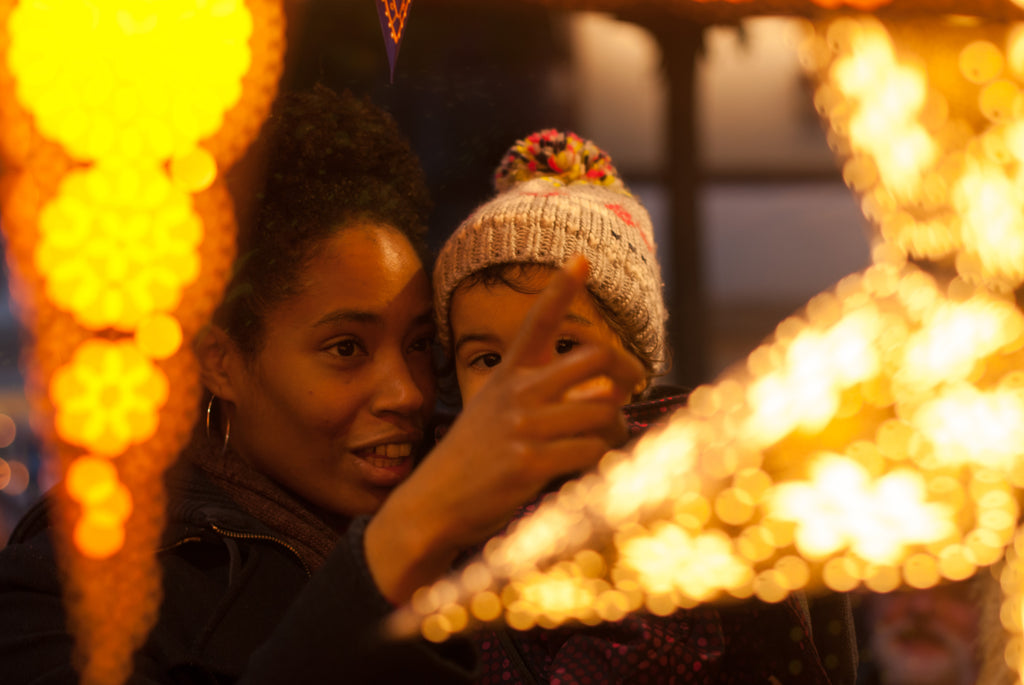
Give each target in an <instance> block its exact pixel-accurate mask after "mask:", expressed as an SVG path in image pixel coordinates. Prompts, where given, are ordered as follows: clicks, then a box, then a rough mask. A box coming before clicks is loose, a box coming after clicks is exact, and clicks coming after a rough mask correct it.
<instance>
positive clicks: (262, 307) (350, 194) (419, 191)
mask: <svg viewBox="0 0 1024 685" xmlns="http://www.w3.org/2000/svg"><path fill="white" fill-rule="evenodd" d="M261 136H262V137H263V138H264V139H263V141H262V142H263V143H265V144H266V146H267V147H266V154H267V158H266V175H265V181H264V187H263V192H262V193H261V194H260V195H259V196H258V197H257V198H256V200H257V207H256V210H255V214H254V220H253V221H252V224H251V225H250V226H245V227H242V229H241V230H240V232H239V241H238V243H239V244H238V255H239V256H238V259H237V261H236V264H235V270H234V273H233V274H232V277H231V281H230V283H229V284H228V287H227V291H226V294H225V297H224V301H223V302H222V303H221V306H220V308H219V309H218V310H217V312H216V314H215V315H214V321H216V322H217V323H218V324H219V325H220V326H221V327H223V328H224V329H225V330H226V331H227V332H228V334H229V335H230V336H231V337H232V339H233V340H234V341H235V343H236V344H237V345H238V346H239V348H240V349H241V350H242V352H243V353H244V354H246V355H247V356H248V357H249V358H252V357H254V356H255V354H256V353H257V352H258V351H259V349H260V348H261V345H262V343H263V340H264V335H265V331H264V328H263V327H264V317H265V314H266V312H267V310H268V308H269V307H271V306H272V305H274V304H275V303H277V302H280V301H281V300H282V299H284V298H286V297H288V296H290V295H292V294H294V293H296V292H298V291H300V290H301V288H302V287H303V285H304V284H303V280H302V272H303V268H304V267H305V265H306V264H307V263H308V261H309V259H310V258H311V257H312V256H313V255H314V254H315V253H316V250H317V247H318V246H319V245H320V244H321V242H322V241H323V240H325V239H327V238H330V237H332V236H333V235H335V234H336V233H337V232H339V231H341V230H344V229H345V227H346V226H349V225H351V224H353V223H355V222H360V221H374V222H379V223H383V224H387V225H389V226H393V227H394V228H396V229H398V230H399V231H401V232H402V234H404V235H405V236H406V237H407V238H408V239H409V241H410V242H411V243H412V245H413V247H414V248H415V249H416V251H417V252H418V254H419V255H420V258H421V259H422V260H423V262H424V264H425V265H426V264H427V263H428V260H427V259H426V255H427V249H426V243H425V234H426V230H427V228H426V227H427V222H428V220H429V215H430V211H431V209H432V205H431V200H430V193H429V191H428V189H427V184H426V179H425V177H424V173H423V169H422V167H421V165H420V161H419V158H418V157H417V156H416V154H415V153H414V152H413V150H412V148H411V146H410V144H409V142H408V141H407V139H406V138H405V137H404V136H403V135H402V133H401V131H400V130H399V127H398V124H397V123H396V122H395V120H394V119H393V118H392V116H391V115H390V114H389V113H387V112H386V111H384V110H383V109H381V108H379V107H378V106H377V105H375V104H374V103H373V102H372V101H371V100H370V99H369V98H368V97H365V96H358V95H355V94H353V93H351V92H350V91H347V90H346V91H342V92H341V93H337V92H335V91H333V90H331V89H330V88H328V87H326V86H323V85H320V84H317V85H316V86H314V87H313V88H312V89H310V90H305V91H297V92H289V93H282V94H281V95H280V96H279V97H278V99H277V101H276V103H275V105H274V109H273V111H272V113H271V115H270V117H269V118H268V119H267V121H266V123H265V124H264V128H263V131H262V132H261Z"/></svg>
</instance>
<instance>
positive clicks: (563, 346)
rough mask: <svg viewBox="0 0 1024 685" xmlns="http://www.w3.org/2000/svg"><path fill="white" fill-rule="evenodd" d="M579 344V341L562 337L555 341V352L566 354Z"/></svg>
mask: <svg viewBox="0 0 1024 685" xmlns="http://www.w3.org/2000/svg"><path fill="white" fill-rule="evenodd" d="M577 345H579V343H578V342H576V341H575V340H572V339H569V338H562V339H561V340H559V341H558V342H556V343H555V352H556V353H558V354H565V353H566V352H568V351H570V350H571V349H572V348H574V347H576V346H577Z"/></svg>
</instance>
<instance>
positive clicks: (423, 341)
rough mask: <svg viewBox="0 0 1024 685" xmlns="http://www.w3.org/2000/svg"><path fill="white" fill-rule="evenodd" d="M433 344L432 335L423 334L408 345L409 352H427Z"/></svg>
mask: <svg viewBox="0 0 1024 685" xmlns="http://www.w3.org/2000/svg"><path fill="white" fill-rule="evenodd" d="M433 345H434V336H433V335H425V336H423V337H422V338H417V339H416V340H414V341H413V343H412V345H410V346H409V350H410V351H411V352H429V351H430V348H431V347H432V346H433Z"/></svg>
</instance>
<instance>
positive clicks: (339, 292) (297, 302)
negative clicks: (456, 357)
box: [225, 223, 434, 517]
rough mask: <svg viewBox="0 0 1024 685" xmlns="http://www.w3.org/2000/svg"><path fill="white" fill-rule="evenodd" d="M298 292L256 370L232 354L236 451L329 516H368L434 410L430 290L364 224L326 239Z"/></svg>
mask: <svg viewBox="0 0 1024 685" xmlns="http://www.w3.org/2000/svg"><path fill="white" fill-rule="evenodd" d="M300 285H301V288H300V291H299V292H298V294H296V295H293V296H291V297H289V298H287V299H285V300H283V301H281V302H279V303H277V304H276V305H274V306H273V307H272V308H271V309H270V310H269V311H268V312H267V313H266V316H265V321H264V331H265V335H264V343H263V346H262V347H261V348H260V349H259V351H258V353H257V355H256V357H255V359H252V360H245V359H243V358H241V356H240V355H239V354H237V353H235V354H233V357H234V358H233V359H232V361H231V363H230V365H229V366H230V368H231V376H232V378H233V381H232V388H233V391H232V396H231V397H228V398H225V399H229V400H230V401H231V403H232V404H233V407H234V411H233V415H232V416H231V444H232V445H234V447H235V449H236V450H237V451H238V452H239V454H241V455H242V456H243V458H245V459H247V460H248V461H249V462H250V463H252V464H253V465H254V466H255V467H256V468H258V469H259V470H260V471H262V472H263V473H265V474H267V475H269V476H271V477H272V478H274V479H275V480H277V481H278V482H279V483H281V484H282V485H284V486H285V487H286V488H288V489H289V490H291V491H292V492H294V493H295V494H297V495H300V496H301V497H303V498H305V499H306V500H308V501H309V502H310V503H312V504H313V505H315V506H316V507H318V508H319V509H321V510H323V511H324V512H325V513H328V514H336V515H341V516H343V517H349V516H353V515H357V514H363V513H372V512H374V511H376V510H377V509H378V508H379V507H380V505H381V503H382V502H383V501H384V499H385V498H386V497H387V495H388V493H389V492H390V491H391V490H392V489H393V488H394V487H395V486H396V485H398V484H399V483H400V482H402V481H403V480H404V479H405V478H406V477H407V476H408V475H409V473H410V472H411V471H412V469H413V466H414V460H415V458H416V456H417V455H416V454H415V451H416V450H417V448H418V447H419V446H420V444H421V443H422V438H423V431H424V425H425V423H426V420H427V417H428V415H429V413H430V412H431V410H432V409H433V403H434V375H433V369H432V366H431V344H432V341H433V337H434V325H433V320H432V318H431V317H432V314H431V294H430V283H429V280H428V278H427V275H426V273H425V272H424V270H423V264H422V263H421V262H420V259H419V257H418V256H417V255H416V252H415V251H414V250H413V248H412V245H411V244H410V243H409V241H408V239H406V238H405V236H403V235H402V234H401V233H399V232H398V231H397V230H395V229H393V228H391V227H389V226H386V225H381V224H375V223H365V224H357V225H354V226H351V227H346V228H345V229H344V230H342V231H341V232H339V233H337V234H336V235H334V236H333V237H331V238H329V239H327V240H326V241H325V242H324V243H323V244H322V245H321V246H320V247H319V248H318V249H317V251H316V252H315V254H314V257H313V258H312V260H311V261H310V262H309V264H308V268H307V269H306V270H305V271H304V272H303V274H302V283H301V284H300Z"/></svg>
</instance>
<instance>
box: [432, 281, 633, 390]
mask: <svg viewBox="0 0 1024 685" xmlns="http://www.w3.org/2000/svg"><path fill="white" fill-rule="evenodd" d="M553 274H554V271H553V270H552V269H550V268H545V267H530V268H528V269H525V270H519V271H514V272H510V274H509V277H510V279H511V280H512V281H513V282H514V283H515V284H516V286H517V288H511V287H509V286H508V285H505V284H502V283H494V284H491V283H477V284H474V285H470V286H464V287H458V288H456V289H455V292H454V293H453V294H452V302H451V307H450V317H451V319H450V320H451V326H452V345H453V350H452V354H453V358H454V359H455V374H456V377H457V378H458V381H459V393H460V394H461V396H462V401H463V403H466V402H468V401H469V400H470V399H471V398H472V397H473V396H474V395H476V394H477V393H478V392H479V391H480V388H481V387H483V384H484V382H485V381H486V380H487V379H488V377H489V376H490V374H491V373H492V372H493V371H494V370H495V369H496V368H497V367H498V365H499V364H501V362H502V358H503V357H504V355H505V354H506V353H507V352H508V349H509V346H510V345H511V344H512V341H513V340H515V337H516V335H517V334H518V333H519V330H520V329H521V328H522V324H523V321H524V320H525V319H526V315H527V313H528V312H529V311H530V308H531V307H532V306H533V305H534V303H535V302H536V301H537V298H538V297H539V296H540V292H541V291H542V290H543V289H544V287H545V286H546V285H547V284H548V282H549V281H550V280H551V277H552V275H553ZM520 290H523V291H525V292H519V291H520ZM595 344H600V345H613V346H615V347H618V348H620V349H621V348H622V340H621V339H620V338H619V336H618V335H617V334H616V333H615V331H613V330H612V329H611V328H610V327H609V326H608V323H607V321H605V318H604V316H602V314H601V312H600V310H599V309H598V307H597V304H596V303H595V302H594V298H593V297H591V295H590V293H588V292H587V291H585V290H582V291H580V293H579V294H577V295H576V297H575V299H574V300H573V301H572V304H571V305H570V307H569V311H568V313H567V314H566V315H565V318H564V319H563V320H562V324H561V326H560V327H559V330H558V331H557V338H556V341H555V349H554V352H555V354H565V353H566V352H568V351H569V350H571V349H573V348H575V347H578V346H581V345H595Z"/></svg>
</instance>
